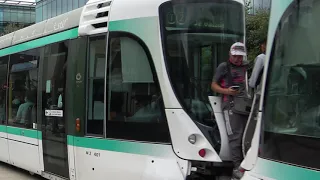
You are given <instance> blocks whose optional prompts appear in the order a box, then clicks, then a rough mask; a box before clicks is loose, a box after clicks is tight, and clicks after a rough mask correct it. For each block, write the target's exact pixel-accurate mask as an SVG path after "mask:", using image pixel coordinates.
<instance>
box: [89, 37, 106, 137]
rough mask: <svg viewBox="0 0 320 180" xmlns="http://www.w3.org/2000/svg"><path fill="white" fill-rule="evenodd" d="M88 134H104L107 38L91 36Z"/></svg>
mask: <svg viewBox="0 0 320 180" xmlns="http://www.w3.org/2000/svg"><path fill="white" fill-rule="evenodd" d="M89 49H90V52H89V59H88V64H89V79H88V83H89V91H88V93H89V95H88V99H87V101H88V112H87V114H88V120H87V134H94V135H103V124H104V123H103V122H104V90H105V89H104V76H105V61H106V38H105V36H98V37H93V38H90V44H89Z"/></svg>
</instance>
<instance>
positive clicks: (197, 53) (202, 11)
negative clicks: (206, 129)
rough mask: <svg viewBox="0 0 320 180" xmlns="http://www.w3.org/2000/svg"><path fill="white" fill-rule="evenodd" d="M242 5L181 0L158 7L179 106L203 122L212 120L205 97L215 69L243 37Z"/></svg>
mask: <svg viewBox="0 0 320 180" xmlns="http://www.w3.org/2000/svg"><path fill="white" fill-rule="evenodd" d="M243 16H244V7H243V4H241V3H239V2H237V1H231V0H222V1H221V0H219V1H214V0H213V1H212V0H211V1H206V0H183V1H178V2H176V1H172V2H168V3H166V4H163V5H162V6H161V8H160V17H161V23H162V38H163V46H164V53H165V61H166V65H167V71H168V73H169V77H170V81H171V84H172V86H173V88H174V91H175V93H176V96H177V97H178V99H179V101H180V103H181V105H182V106H183V108H184V109H185V110H186V112H187V113H188V114H189V115H190V117H191V118H192V119H193V120H195V121H197V122H200V123H202V124H205V125H206V124H207V123H209V122H210V120H211V113H212V108H211V105H210V103H209V99H208V96H211V95H214V94H213V92H212V90H211V82H212V78H213V75H214V71H215V68H216V67H217V66H218V64H219V63H221V62H224V61H227V59H228V56H229V49H230V46H231V45H232V44H233V43H234V42H237V41H243V38H244V18H243Z"/></svg>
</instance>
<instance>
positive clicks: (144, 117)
mask: <svg viewBox="0 0 320 180" xmlns="http://www.w3.org/2000/svg"><path fill="white" fill-rule="evenodd" d="M107 73H108V76H107V77H108V78H107V79H108V85H107V87H108V90H107V92H108V97H107V102H108V104H107V112H108V121H107V137H110V138H119V139H131V140H141V141H158V142H159V141H167V137H168V136H167V131H166V130H167V125H166V120H165V116H164V114H163V111H162V110H163V101H162V96H161V93H160V88H159V87H158V85H157V84H156V82H155V80H156V78H154V76H153V73H155V72H153V71H152V70H151V67H150V64H149V60H148V57H147V55H146V52H145V50H144V49H143V47H142V46H141V45H140V44H139V43H138V42H136V41H135V40H133V39H131V38H129V37H119V38H111V39H110V57H109V59H108V70H107Z"/></svg>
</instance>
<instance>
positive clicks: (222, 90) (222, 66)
mask: <svg viewBox="0 0 320 180" xmlns="http://www.w3.org/2000/svg"><path fill="white" fill-rule="evenodd" d="M225 68H226V65H225V64H223V63H222V64H220V65H219V66H218V67H217V69H216V73H215V75H214V77H213V79H212V83H211V89H212V90H213V91H215V92H217V93H220V94H225V95H235V94H236V92H237V91H235V90H233V89H231V88H222V87H221V86H220V85H219V84H218V82H219V81H220V79H221V78H222V77H223V76H224V74H225V71H226V69H225Z"/></svg>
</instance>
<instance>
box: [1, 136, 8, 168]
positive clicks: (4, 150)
mask: <svg viewBox="0 0 320 180" xmlns="http://www.w3.org/2000/svg"><path fill="white" fill-rule="evenodd" d="M0 161H2V162H7V163H8V162H9V151H8V139H6V138H2V137H0Z"/></svg>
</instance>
